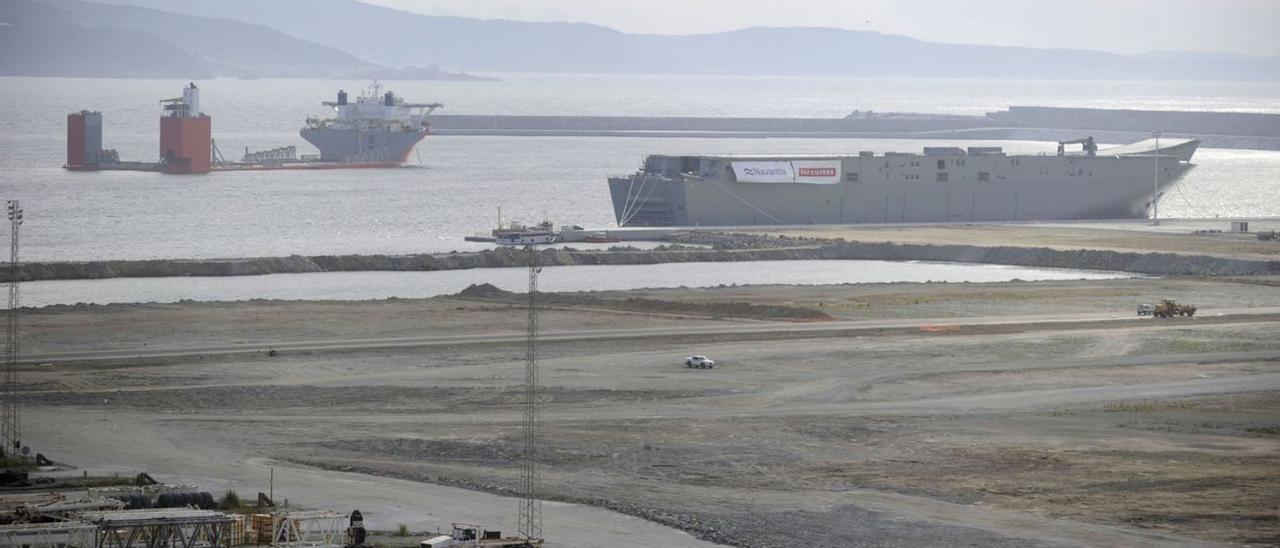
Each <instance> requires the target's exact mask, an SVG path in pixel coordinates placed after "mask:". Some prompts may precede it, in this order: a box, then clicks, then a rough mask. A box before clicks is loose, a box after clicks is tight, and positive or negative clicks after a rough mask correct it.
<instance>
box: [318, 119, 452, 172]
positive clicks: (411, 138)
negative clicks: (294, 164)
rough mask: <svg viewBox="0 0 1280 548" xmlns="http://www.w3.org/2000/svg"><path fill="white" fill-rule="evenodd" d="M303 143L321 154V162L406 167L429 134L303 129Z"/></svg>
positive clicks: (420, 132)
mask: <svg viewBox="0 0 1280 548" xmlns="http://www.w3.org/2000/svg"><path fill="white" fill-rule="evenodd" d="M301 135H302V138H303V139H306V140H307V142H308V143H311V144H312V146H315V147H316V149H318V150H319V151H320V160H321V161H324V162H341V163H346V164H386V163H404V162H406V161H408V160H409V154H410V153H412V152H413V147H414V146H416V145H417V144H418V143H419V142H420V141H422V139H424V138H425V137H426V136H427V132H426V131H368V130H358V129H335V128H310V127H309V128H303V129H302V131H301Z"/></svg>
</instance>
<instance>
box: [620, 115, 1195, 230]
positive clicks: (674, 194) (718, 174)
mask: <svg viewBox="0 0 1280 548" xmlns="http://www.w3.org/2000/svg"><path fill="white" fill-rule="evenodd" d="M1199 144H1200V143H1199V141H1197V140H1194V139H1162V140H1160V141H1159V143H1158V146H1157V141H1156V140H1155V139H1149V140H1146V141H1141V142H1138V143H1133V144H1131V145H1125V146H1119V147H1113V148H1108V149H1103V150H1098V146H1097V145H1096V144H1095V143H1094V140H1093V138H1092V137H1090V138H1087V139H1080V140H1076V141H1064V142H1062V143H1059V145H1058V153H1057V154H1056V155H1051V154H1043V155H1012V154H1006V153H1005V152H1004V151H1003V150H1002V149H1001V148H1000V147H987V146H982V147H977V146H975V147H968V148H967V149H962V148H958V147H926V148H925V149H924V152H923V154H910V153H894V152H890V153H885V154H882V155H877V154H874V153H871V152H862V153H859V154H858V155H856V156H668V155H654V156H649V157H648V158H646V159H645V161H644V166H643V168H642V169H641V170H640V171H639V172H637V173H634V174H632V175H628V176H623V177H611V178H610V179H609V192H610V194H611V195H612V198H613V209H614V215H615V216H616V218H617V222H618V226H694V225H704V226H733V225H770V224H776V225H792V224H848V223H929V222H982V221H1030V220H1067V219H1124V218H1142V217H1146V216H1147V214H1148V211H1149V210H1150V209H1151V208H1152V205H1153V200H1152V196H1153V190H1155V188H1153V187H1158V188H1159V191H1158V192H1155V193H1154V195H1155V196H1159V195H1160V194H1162V193H1163V192H1164V191H1165V190H1167V189H1168V188H1170V187H1171V186H1172V185H1173V184H1175V183H1176V182H1177V181H1178V179H1179V178H1181V177H1182V176H1183V175H1184V174H1186V173H1187V171H1188V170H1190V169H1191V168H1192V167H1193V166H1192V164H1191V163H1190V161H1191V156H1192V155H1193V154H1195V152H1196V148H1197V147H1198V146H1199ZM1069 145H1071V146H1074V145H1082V148H1083V150H1081V151H1067V150H1066V147H1067V146H1069ZM1158 200H1159V198H1158V197H1157V198H1156V200H1155V202H1156V204H1158Z"/></svg>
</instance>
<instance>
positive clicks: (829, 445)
mask: <svg viewBox="0 0 1280 548" xmlns="http://www.w3.org/2000/svg"><path fill="white" fill-rule="evenodd" d="M1255 281H1265V280H1253V279H1245V280H1242V282H1248V283H1241V282H1234V281H1221V280H1211V279H1130V280H1110V281H1089V282H1085V281H1073V282H1046V283H1022V282H1014V283H1004V284H887V285H860V286H853V285H851V286H818V287H723V288H711V289H699V290H690V289H680V290H646V291H633V292H600V293H584V294H569V295H546V296H544V297H545V298H544V301H543V302H544V304H545V305H546V307H547V308H546V309H545V310H544V312H543V313H542V315H541V318H540V320H541V321H540V323H541V328H542V330H543V333H544V334H545V335H547V337H546V339H547V341H546V342H544V343H543V344H542V345H541V350H540V354H541V357H542V360H541V370H542V379H543V382H544V384H545V390H544V392H543V399H544V407H543V413H542V416H543V419H544V430H543V440H544V442H545V444H544V447H543V451H542V452H541V455H540V460H541V461H542V462H543V463H544V466H545V467H544V469H543V470H544V471H543V482H544V490H545V493H546V496H547V497H548V498H550V499H554V500H559V501H568V502H578V503H585V504H590V505H597V506H602V507H605V508H610V509H614V510H617V511H620V512H622V513H625V514H630V515H633V516H639V517H643V518H646V519H649V520H652V521H655V522H658V523H661V524H665V525H670V526H673V527H677V528H680V529H682V530H685V531H689V532H690V533H692V534H694V535H695V536H697V537H699V538H701V539H705V540H709V541H713V542H716V543H723V544H730V545H736V546H797V545H814V546H857V545H874V546H880V545H911V546H917V545H918V546H923V545H939V544H945V545H957V544H963V545H984V546H985V545H1004V546H1075V545H1097V546H1102V545H1108V546H1111V545H1197V544H1212V543H1249V544H1259V545H1268V544H1277V543H1280V478H1278V477H1277V475H1276V474H1275V471H1276V470H1280V337H1277V336H1276V335H1277V328H1278V327H1280V323H1278V322H1277V316H1276V312H1277V311H1280V308H1277V307H1280V289H1277V288H1275V287H1272V286H1269V285H1266V284H1265V283H1252V282H1255ZM1163 296H1170V297H1177V298H1181V299H1184V300H1190V301H1193V302H1194V303H1195V304H1198V305H1200V306H1201V312H1200V314H1198V315H1197V316H1196V317H1195V318H1194V319H1186V318H1181V319H1177V320H1150V319H1143V320H1139V319H1137V318H1136V317H1133V307H1134V305H1135V304H1136V303H1138V302H1150V301H1152V300H1154V299H1156V298H1158V297H1163ZM523 298H524V296H523V295H519V294H507V293H502V292H498V291H492V290H484V289H477V290H474V291H470V292H468V293H467V294H466V295H464V296H454V297H447V298H436V299H428V300H390V301H378V302H354V303H342V302H248V303H235V304H193V303H182V304H174V305H128V306H107V307H97V306H77V307H53V308H47V309H42V310H39V311H34V312H32V313H29V314H27V315H25V316H24V319H23V329H24V338H23V341H24V355H27V356H29V357H30V359H31V360H32V363H31V364H30V365H27V366H25V367H24V371H23V381H24V383H26V388H27V392H26V393H27V394H28V395H27V398H28V399H27V402H28V408H27V417H28V420H29V426H28V435H27V436H28V438H29V439H31V443H32V444H33V445H35V446H37V447H43V448H45V450H46V452H48V453H50V454H51V455H52V456H54V457H55V458H58V459H60V460H66V461H70V462H81V463H91V464H97V465H108V464H113V463H114V464H125V463H129V464H132V465H135V466H138V467H144V468H149V469H151V470H153V471H157V472H158V473H160V475H161V476H162V478H163V479H169V480H171V481H176V480H181V479H195V480H205V481H208V480H209V478H210V477H212V476H216V475H219V474H232V475H234V474H238V473H239V470H241V469H244V470H248V469H249V468H242V467H248V466H250V465H256V464H258V463H260V462H261V461H263V460H267V459H271V461H272V462H276V463H281V464H279V465H280V466H298V467H299V468H298V469H297V470H298V471H296V472H290V473H293V474H302V473H303V472H302V470H304V469H305V470H312V472H307V473H319V474H321V476H317V477H324V476H323V474H328V472H315V471H314V468H316V467H318V468H322V469H329V470H335V471H344V472H363V473H368V474H374V475H379V476H384V477H392V478H400V479H408V480H415V481H423V482H429V483H434V484H443V485H451V486H460V487H464V488H468V489H472V490H480V491H487V492H491V493H510V492H511V491H512V490H513V489H514V488H515V486H516V484H517V481H516V480H517V476H516V474H517V472H518V469H517V466H516V463H515V460H514V459H515V458H516V456H517V455H518V452H519V424H520V417H521V408H520V406H519V395H520V383H521V382H522V380H523V367H524V363H523V356H524V346H523V342H522V341H521V340H520V339H519V335H520V333H521V330H522V329H523V327H524V321H525V316H524V310H523V309H522V308H521V306H522V305H523V300H522V299H523ZM1249 312H1254V313H1252V314H1251V313H1249ZM1224 314H1225V315H1224ZM1064 318H1070V319H1071V321H1070V322H1061V321H1059V320H1062V319H1064ZM840 322H845V323H840ZM877 322H879V323H877ZM786 325H794V326H796V327H797V329H799V328H806V329H808V328H821V327H823V326H828V325H848V326H851V328H850V329H849V330H832V331H820V332H818V331H803V330H796V331H787V330H786V329H785V328H782V327H777V326H786ZM857 326H864V327H865V329H854V328H856V327H857ZM637 330H648V331H644V332H643V333H641V332H639V331H637ZM588 333H594V335H592V336H590V337H587V336H579V335H582V334H588ZM637 333H641V335H643V336H638V335H636V334H637ZM473 335H475V336H478V337H475V338H465V339H464V338H459V339H448V337H463V336H473ZM486 336H491V338H490V339H486ZM412 337H442V338H439V339H430V340H425V339H424V341H425V342H422V343H421V344H417V343H414V344H408V343H406V344H404V345H393V344H390V342H388V344H387V345H386V346H385V347H376V345H375V347H373V348H371V347H369V346H368V345H358V344H353V345H352V346H351V347H350V348H343V346H342V344H337V343H335V344H333V345H331V346H327V347H324V348H323V349H311V348H310V347H308V346H306V345H299V346H296V347H289V346H280V345H281V343H283V342H289V341H328V342H330V343H334V342H335V341H337V342H341V341H360V340H386V341H393V340H402V339H405V338H412ZM504 337H505V338H504ZM442 341H444V342H442ZM220 345H225V346H228V347H233V348H237V349H241V350H242V351H241V352H238V353H226V354H219V355H204V354H202V353H199V352H197V353H186V354H184V353H183V352H182V351H181V349H182V348H187V347H195V346H199V347H210V348H212V347H219V346H220ZM276 347H280V348H287V349H285V350H280V351H279V352H278V354H277V355H276V356H269V355H268V353H267V352H266V350H267V349H269V348H276ZM122 349H129V350H138V351H139V354H142V352H141V351H142V350H156V349H168V350H173V352H171V353H164V354H163V355H160V354H157V355H155V356H152V357H144V358H129V357H121V355H120V354H112V355H110V356H106V357H110V358H111V359H103V360H97V359H95V355H96V354H95V353H98V352H101V351H105V350H122ZM694 353H705V354H708V355H710V356H711V357H713V358H715V359H716V360H717V365H716V367H715V369H712V370H696V369H687V368H685V367H683V366H682V363H681V359H682V357H683V356H686V355H689V354H694ZM125 354H127V352H125ZM41 356H51V357H50V358H49V359H48V360H47V361H42V358H41ZM285 463H292V464H285ZM303 466H305V467H310V468H303ZM255 473H256V472H255ZM334 474H337V473H336V472H334ZM282 476H284V477H287V475H286V474H282ZM308 477H311V476H308ZM331 477H332V478H338V477H339V476H337V475H334V476H331ZM342 477H346V476H342ZM352 477H355V476H352ZM240 479H244V478H240ZM282 481H284V480H282ZM260 484H261V480H257V483H254V484H253V485H256V486H258V488H262V487H261V485H260ZM282 485H287V482H285V483H282V484H278V485H277V487H276V489H277V493H278V495H277V496H278V497H279V496H280V495H279V493H281V492H284V493H286V494H285V495H284V496H290V495H289V494H288V493H289V489H290V488H288V487H282ZM348 485H355V484H352V483H349V482H347V480H343V481H337V480H334V483H333V485H331V486H330V485H327V483H326V482H325V481H308V482H307V487H306V488H307V489H309V490H310V491H307V492H306V493H305V495H306V496H304V493H303V492H301V489H302V486H301V485H297V486H296V487H295V488H293V489H294V494H293V495H292V496H293V497H294V500H295V501H298V502H299V503H302V504H307V503H311V504H316V503H321V501H323V500H325V499H324V497H325V496H328V497H331V500H333V501H339V502H338V504H340V505H341V506H339V507H340V508H344V509H345V508H346V506H347V505H349V504H346V503H347V502H348V501H350V502H351V503H352V504H354V503H357V502H358V503H361V504H364V505H363V506H360V508H361V510H362V511H364V512H365V515H366V519H369V520H370V521H371V522H373V523H375V524H380V525H383V526H384V527H386V528H391V527H392V526H393V525H394V521H395V520H396V519H397V518H396V517H395V516H398V515H403V514H406V513H413V512H422V513H426V512H427V510H424V509H419V508H406V507H404V506H406V504H407V503H406V502H405V501H403V500H392V501H388V500H382V499H378V500H373V499H371V498H369V497H366V498H364V499H362V498H360V497H361V496H362V494H361V493H358V492H355V491H356V490H357V489H355V488H352V487H347V486H348ZM462 508H464V507H463V506H462V503H459V506H458V508H457V509H456V510H454V509H452V508H450V507H436V508H431V509H429V511H430V513H431V514H432V515H433V516H434V517H433V519H437V518H438V521H437V522H436V523H439V522H440V521H443V522H446V523H447V521H448V520H449V514H450V512H451V510H453V511H455V512H461V511H462ZM547 511H548V513H549V514H554V513H555V512H557V511H559V509H558V507H556V506H554V505H553V506H549V507H548V510H547ZM396 512H400V514H396ZM514 512H515V506H514V504H512V505H511V506H510V513H511V514H514ZM388 519H390V520H392V522H391V523H387V520H388ZM380 520H381V521H382V523H379V521H380ZM548 529H549V531H548V536H549V537H551V538H553V539H558V542H559V544H556V545H560V546H576V545H599V546H608V545H628V544H626V543H624V542H621V541H620V540H618V539H613V540H609V539H599V538H596V539H590V540H588V541H584V542H575V540H574V539H565V538H564V537H556V536H555V531H554V526H553V525H551V524H550V523H549V525H548ZM649 542H651V543H652V542H657V540H656V538H655V539H651V540H650V541H649ZM662 542H667V543H673V544H676V545H679V544H680V542H679V541H671V540H669V539H664V540H662ZM553 544H555V543H553ZM687 544H689V545H694V544H696V542H695V541H694V540H693V539H692V538H690V539H689V540H688V542H687ZM634 545H639V544H634Z"/></svg>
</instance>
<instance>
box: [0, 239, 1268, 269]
mask: <svg viewBox="0 0 1280 548" xmlns="http://www.w3.org/2000/svg"><path fill="white" fill-rule="evenodd" d="M762 229H764V227H762ZM667 241H668V242H671V243H672V244H674V245H666V246H661V247H658V248H655V249H649V250H640V249H635V248H629V247H615V248H611V249H610V250H606V251H597V250H578V249H572V248H565V249H547V250H543V251H541V252H540V253H539V258H538V260H539V262H540V264H542V265H543V266H575V265H645V264H664V263H686V262H699V263H718V262H748V261H785V260H878V261H927V262H944V263H976V264H995V265H1007V266H1022V267H1037V268H1067V269H1076V270H1095V271H1113V272H1131V273H1135V274H1144V275H1149V276H1248V275H1275V274H1280V260H1268V259H1265V258H1259V259H1250V258H1238V257H1236V258H1233V257H1223V256H1216V255H1205V254H1183V253H1172V252H1155V251H1151V252H1138V251H1132V252H1129V251H1116V250H1111V249H1056V248H1054V247H1049V246H1026V247H1023V246H1009V245H974V244H938V243H895V242H892V241H889V242H865V241H845V240H844V239H842V238H835V239H825V238H817V237H814V238H791V237H769V236H759V235H748V234H706V233H703V234H692V233H684V234H674V235H672V236H670V237H668V239H667ZM681 244H698V245H702V246H705V245H710V246H712V248H711V249H707V248H705V247H692V246H690V245H681ZM526 264H527V263H526V258H525V255H524V253H523V252H522V251H520V250H515V249H505V248H500V249H496V250H485V251H478V252H453V253H437V254H413V255H314V256H303V255H293V256H288V257H258V258H242V259H215V260H174V259H154V260H120V261H77V262H35V263H25V264H22V265H21V266H20V267H19V268H20V273H21V278H22V281H51V280H94V279H107V278H159V277H189V276H190V277H196V276H199V277H221V276H256V275H266V274H297V273H316V272H365V271H398V272H413V271H417V272H431V271H446V270H470V269H477V268H512V267H522V266H525V265H526ZM0 274H3V275H6V276H7V275H8V268H0Z"/></svg>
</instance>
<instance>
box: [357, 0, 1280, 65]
mask: <svg viewBox="0 0 1280 548" xmlns="http://www.w3.org/2000/svg"><path fill="white" fill-rule="evenodd" d="M361 1H363V2H366V3H369V4H377V5H382V6H386V7H390V8H395V9H401V10H405V11H415V12H418V13H425V14H428V15H456V16H462V17H477V18H484V19H514V20H519V21H569V22H578V23H594V24H597V25H603V26H606V27H610V28H614V29H617V30H621V31H624V32H633V33H659V34H700V33H708V32H720V31H728V30H735V29H740V28H745V27H752V26H775V27H777V26H787V27H791V26H821V27H838V28H845V29H853V30H871V31H876V32H881V33H885V34H899V35H904V36H910V37H913V38H919V39H921V40H927V41H931V42H948V43H963V44H987V45H998V46H1027V47H1049V48H1077V49H1092V50H1101V51H1110V52H1115V53H1123V54H1136V53H1143V52H1148V51H1170V50H1173V51H1202V52H1225V53H1240V54H1246V55H1265V56H1271V55H1280V0H1056V1H1047V0H894V1H890V0H786V1H785V2H784V1H782V0H361Z"/></svg>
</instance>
